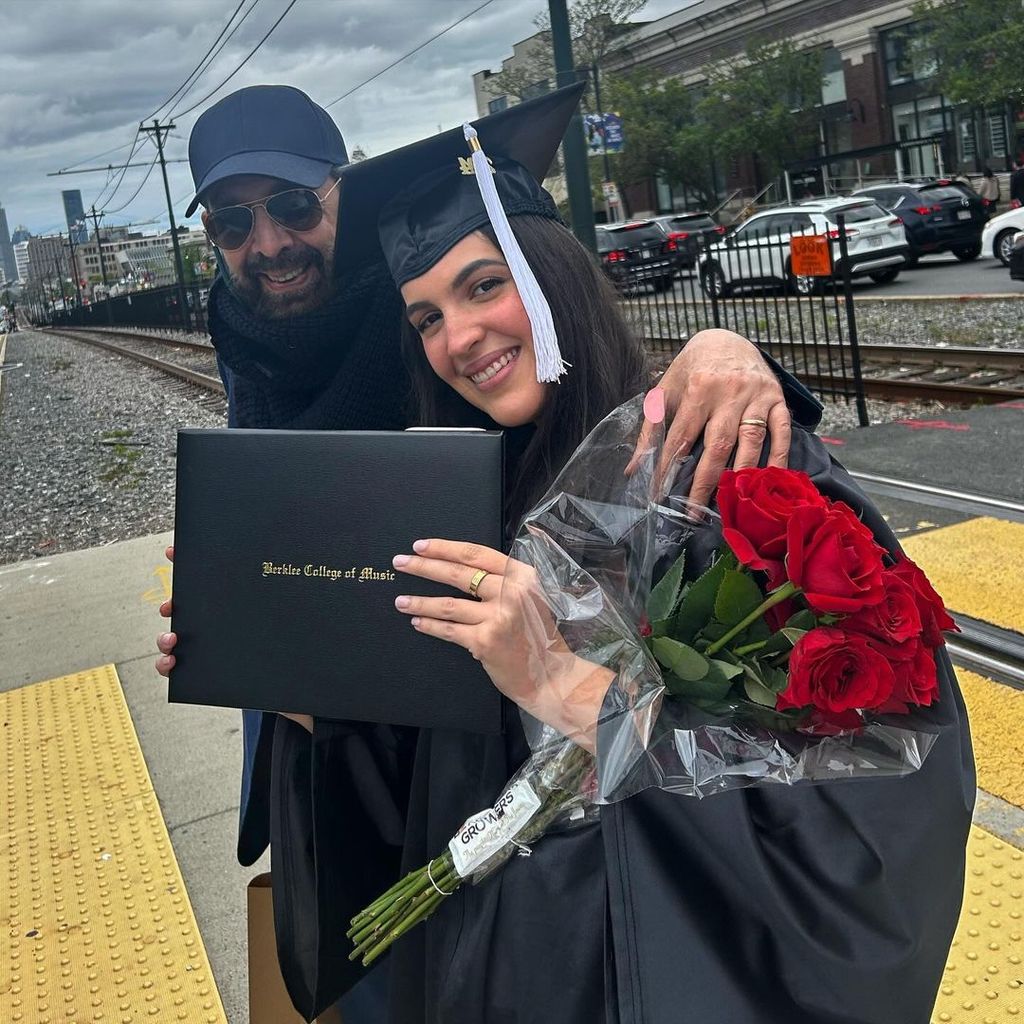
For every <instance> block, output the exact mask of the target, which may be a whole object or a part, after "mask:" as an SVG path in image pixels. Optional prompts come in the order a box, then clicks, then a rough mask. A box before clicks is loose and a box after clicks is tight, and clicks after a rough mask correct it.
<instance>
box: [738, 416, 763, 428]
mask: <svg viewBox="0 0 1024 1024" xmlns="http://www.w3.org/2000/svg"><path fill="white" fill-rule="evenodd" d="M740 425H741V426H742V425H746V426H748V427H764V428H765V430H767V429H768V421H767V420H758V419H754V418H751V419H749V420H740Z"/></svg>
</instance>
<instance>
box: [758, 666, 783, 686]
mask: <svg viewBox="0 0 1024 1024" xmlns="http://www.w3.org/2000/svg"><path fill="white" fill-rule="evenodd" d="M761 675H762V677H763V679H764V683H765V686H767V687H768V689H769V690H771V691H772V693H782V691H783V690H785V688H786V687H787V686H789V673H788V672H787V671H786V670H785V669H784V668H780V667H779V666H778V665H764V666H762V670H761Z"/></svg>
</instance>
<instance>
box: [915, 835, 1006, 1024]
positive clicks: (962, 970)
mask: <svg viewBox="0 0 1024 1024" xmlns="http://www.w3.org/2000/svg"><path fill="white" fill-rule="evenodd" d="M1022 933H1024V853H1022V852H1021V851H1020V850H1018V849H1017V848H1016V847H1014V846H1011V845H1010V844H1009V843H1006V842H1003V840H1001V839H997V838H996V837H995V836H994V835H992V834H991V833H989V832H986V831H985V830H984V829H983V828H978V827H977V826H974V827H973V828H972V829H971V837H970V840H969V842H968V846H967V878H966V882H965V885H964V907H963V910H962V911H961V914H960V923H959V924H958V926H957V930H956V936H955V938H954V939H953V947H952V949H950V951H949V960H948V961H947V962H946V970H945V972H944V973H943V976H942V985H941V987H940V989H939V995H938V998H937V999H936V1002H935V1010H934V1011H933V1013H932V1024H1010V1022H1017V1024H1019V1022H1020V1021H1021V1020H1024V964H1022V959H1024V937H1022Z"/></svg>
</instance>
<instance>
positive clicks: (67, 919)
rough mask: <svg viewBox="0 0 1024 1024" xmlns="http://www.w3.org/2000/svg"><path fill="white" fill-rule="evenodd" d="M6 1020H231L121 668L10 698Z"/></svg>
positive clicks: (21, 1023)
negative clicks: (132, 713) (127, 699)
mask: <svg viewBox="0 0 1024 1024" xmlns="http://www.w3.org/2000/svg"><path fill="white" fill-rule="evenodd" d="M0 753H2V755H3V756H2V761H0V765H2V768H3V771H4V773H5V774H4V784H3V789H2V790H0V791H2V792H4V794H5V795H4V801H3V808H2V817H0V1021H2V1022H3V1024H142V1022H146V1021H153V1022H154V1024H170V1022H177V1021H187V1022H188V1024H226V1020H227V1018H226V1017H225V1015H224V1009H223V1007H222V1005H221V1001H220V995H219V993H218V992H217V988H216V985H215V983H214V980H213V974H212V972H211V970H210V964H209V961H208V960H207V957H206V951H205V949H204V948H203V943H202V940H201V938H200V936H199V930H198V928H197V927H196V921H195V917H194V916H193V913H192V907H191V904H190V903H189V900H188V896H187V894H186V892H185V886H184V883H183V882H182V878H181V873H180V871H179V870H178V865H177V862H176V861H175V858H174V853H173V851H172V849H171V842H170V838H169V837H168V835H167V828H166V826H165V824H164V820H163V816H162V815H161V813H160V807H159V804H158V803H157V799H156V794H155V793H154V792H153V787H152V784H151V782H150V778H149V773H148V771H147V770H146V764H145V761H144V759H143V756H142V750H141V749H140V747H139V742H138V738H137V737H136V735H135V729H134V727H133V725H132V721H131V717H130V716H129V713H128V708H127V705H126V704H125V701H124V696H123V694H122V692H121V686H120V683H119V681H118V678H117V673H116V672H115V671H114V667H113V666H112V665H108V666H105V667H103V668H98V669H94V670H92V671H90V672H81V673H78V674H76V675H71V676H63V677H61V678H60V679H53V680H50V681H48V682H44V683H36V684H34V685H32V686H26V687H23V688H21V689H18V690H12V691H10V692H8V693H3V694H0Z"/></svg>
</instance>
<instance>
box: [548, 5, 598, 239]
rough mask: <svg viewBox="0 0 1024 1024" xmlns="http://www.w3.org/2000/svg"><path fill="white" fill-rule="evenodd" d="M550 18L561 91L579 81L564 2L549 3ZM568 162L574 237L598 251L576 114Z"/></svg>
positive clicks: (566, 142) (566, 148) (568, 136)
mask: <svg viewBox="0 0 1024 1024" xmlns="http://www.w3.org/2000/svg"><path fill="white" fill-rule="evenodd" d="M548 11H549V13H550V15H551V47H552V49H553V50H554V55H555V74H556V81H557V82H558V85H559V88H561V87H562V86H565V85H572V84H573V83H574V82H575V81H576V69H575V65H574V64H573V60H572V36H571V34H570V32H569V12H568V10H567V9H566V4H565V0H548ZM562 154H563V156H564V158H565V183H566V186H567V188H568V190H569V217H570V220H571V221H572V230H573V234H575V235H576V237H577V238H578V239H579V240H580V242H582V243H583V245H585V246H586V247H587V248H588V249H590V250H591V252H593V251H594V250H596V249H597V236H596V234H595V232H594V200H593V196H592V195H591V192H590V171H589V169H588V167H587V144H586V141H585V139H584V138H583V118H582V117H580V115H579V113H578V112H577V113H576V114H575V115H574V116H573V119H572V121H571V122H570V123H569V128H568V130H567V131H566V133H565V138H564V139H563V140H562Z"/></svg>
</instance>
